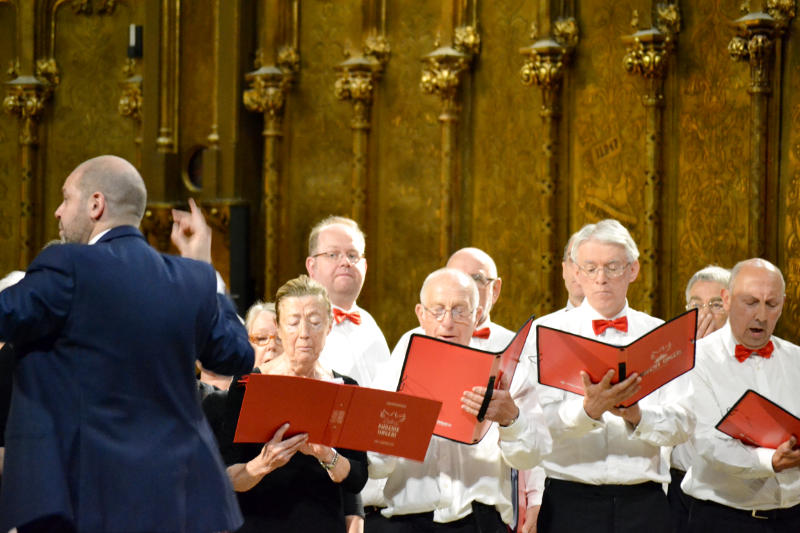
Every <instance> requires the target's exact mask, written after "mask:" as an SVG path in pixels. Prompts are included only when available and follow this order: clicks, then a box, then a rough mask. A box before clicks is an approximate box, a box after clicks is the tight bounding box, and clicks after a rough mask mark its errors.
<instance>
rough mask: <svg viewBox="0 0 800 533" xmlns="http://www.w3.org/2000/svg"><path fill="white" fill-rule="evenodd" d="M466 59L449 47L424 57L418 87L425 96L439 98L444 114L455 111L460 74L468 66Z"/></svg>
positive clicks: (467, 57)
mask: <svg viewBox="0 0 800 533" xmlns="http://www.w3.org/2000/svg"><path fill="white" fill-rule="evenodd" d="M468 59H469V56H467V55H466V54H464V53H462V52H459V51H458V50H456V49H455V48H453V47H450V46H442V47H440V48H437V49H436V50H434V51H433V52H431V53H430V54H428V55H427V56H425V59H424V61H425V67H424V68H423V71H422V79H421V81H420V86H421V87H422V92H424V93H425V94H433V95H437V96H439V98H440V99H441V100H442V103H443V104H444V113H452V112H454V111H455V108H456V95H457V93H458V87H459V84H460V82H461V79H460V78H461V73H462V72H464V71H465V70H466V69H467V67H468V66H469V61H468Z"/></svg>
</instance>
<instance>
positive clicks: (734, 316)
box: [681, 258, 800, 533]
mask: <svg viewBox="0 0 800 533" xmlns="http://www.w3.org/2000/svg"><path fill="white" fill-rule="evenodd" d="M785 290H786V286H785V282H784V280H783V275H782V274H781V272H780V270H778V269H777V268H776V267H775V266H774V265H773V264H771V263H770V262H768V261H766V260H764V259H757V258H756V259H748V260H746V261H742V262H740V263H738V264H737V265H736V266H734V267H733V269H732V271H731V278H730V282H729V285H728V288H726V289H725V290H724V291H723V292H722V301H723V304H724V306H725V310H726V311H727V312H728V321H727V323H726V324H725V325H724V326H723V327H722V328H721V329H719V330H717V331H715V332H714V333H712V334H711V335H708V336H707V337H705V338H703V339H701V340H700V341H698V343H697V362H696V366H695V369H694V371H693V372H692V373H691V375H692V381H693V383H694V396H693V398H692V406H693V408H694V410H695V411H696V413H697V431H696V432H695V435H694V439H693V443H694V446H695V449H696V453H695V454H694V456H693V458H692V464H691V466H690V467H689V470H688V471H687V473H686V477H685V478H684V480H683V483H682V485H681V488H682V489H683V491H684V492H685V493H686V494H688V495H689V496H690V497H691V498H690V513H689V525H688V531H690V532H702V533H718V532H724V533H728V532H730V531H737V532H741V533H750V532H754V533H755V532H763V531H768V532H770V533H790V532H792V533H796V532H797V531H800V448H799V447H798V442H797V439H798V437H800V435H793V436H791V437H790V438H789V439H787V440H786V441H785V442H783V443H782V444H780V445H779V446H778V447H777V449H771V448H761V447H757V446H750V445H747V444H744V443H743V442H741V441H739V440H738V439H734V438H732V437H730V436H728V435H726V434H724V433H722V432H720V431H718V430H716V429H715V426H716V424H717V423H718V422H719V421H720V419H721V418H722V417H723V416H724V415H725V414H727V412H728V411H729V410H730V409H731V407H733V405H734V404H735V403H736V401H737V400H738V399H739V398H740V397H741V396H742V395H743V394H744V393H745V392H746V391H747V390H748V389H752V390H754V391H756V392H757V393H759V394H761V395H763V396H765V397H766V398H768V399H769V400H771V401H773V402H775V403H777V404H778V405H780V406H781V407H783V408H784V409H786V410H787V411H789V412H791V413H794V414H795V415H800V395H798V394H797V386H798V383H800V347H798V346H796V345H795V344H792V343H790V342H787V341H785V340H783V339H781V338H778V337H776V336H775V335H773V332H774V330H775V326H776V324H777V322H778V319H779V318H780V316H781V311H782V310H783V304H784V301H785Z"/></svg>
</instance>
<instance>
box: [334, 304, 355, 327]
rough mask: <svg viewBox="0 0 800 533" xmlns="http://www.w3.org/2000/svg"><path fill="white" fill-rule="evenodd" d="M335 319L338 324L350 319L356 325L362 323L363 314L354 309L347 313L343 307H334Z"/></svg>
mask: <svg viewBox="0 0 800 533" xmlns="http://www.w3.org/2000/svg"><path fill="white" fill-rule="evenodd" d="M333 320H334V322H336V323H337V324H341V323H342V322H344V321H345V320H349V321H350V322H352V323H353V324H355V325H356V326H358V325H359V324H361V314H360V313H359V312H358V311H353V312H352V313H346V312H344V311H342V310H341V309H337V308H335V307H334V308H333Z"/></svg>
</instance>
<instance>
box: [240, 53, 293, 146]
mask: <svg viewBox="0 0 800 533" xmlns="http://www.w3.org/2000/svg"><path fill="white" fill-rule="evenodd" d="M245 80H246V81H247V83H248V84H249V85H250V88H249V89H247V90H246V91H244V94H243V95H242V96H243V100H244V106H245V107H246V108H247V110H248V111H252V112H254V113H264V118H265V119H266V120H265V121H264V134H265V135H280V124H281V120H282V119H283V108H284V103H285V102H286V92H287V91H288V90H289V87H290V84H291V82H290V74H288V73H287V72H286V71H284V70H281V69H279V68H277V67H275V66H273V65H268V66H263V67H261V68H260V69H258V70H255V71H253V72H248V73H247V74H246V75H245Z"/></svg>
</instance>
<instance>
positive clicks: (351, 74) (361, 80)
mask: <svg viewBox="0 0 800 533" xmlns="http://www.w3.org/2000/svg"><path fill="white" fill-rule="evenodd" d="M337 70H339V71H340V74H339V77H338V78H337V79H336V84H335V86H334V93H335V95H336V98H338V99H339V100H351V101H352V102H353V112H354V113H353V120H352V121H351V126H352V127H353V128H354V129H367V128H369V125H370V124H369V107H370V105H371V104H372V91H373V88H374V80H375V78H376V73H377V70H378V62H377V61H376V60H375V59H372V58H371V57H370V58H368V57H361V56H359V57H353V58H350V59H348V60H347V61H345V62H344V63H342V64H340V65H339V67H337Z"/></svg>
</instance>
